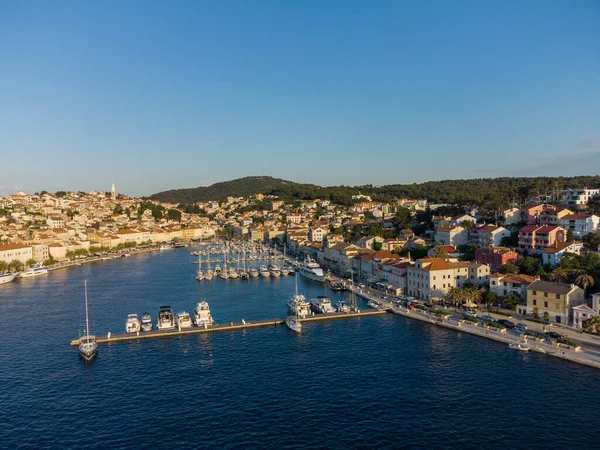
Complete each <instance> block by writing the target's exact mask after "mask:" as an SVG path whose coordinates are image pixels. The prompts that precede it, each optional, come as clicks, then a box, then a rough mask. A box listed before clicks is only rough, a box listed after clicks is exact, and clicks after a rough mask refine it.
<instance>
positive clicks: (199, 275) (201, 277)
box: [196, 252, 205, 281]
mask: <svg viewBox="0 0 600 450" xmlns="http://www.w3.org/2000/svg"><path fill="white" fill-rule="evenodd" d="M201 255H202V253H201V252H198V271H197V272H196V280H198V281H202V280H204V277H205V275H204V272H203V271H202V256H201Z"/></svg>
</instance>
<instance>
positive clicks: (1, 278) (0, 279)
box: [0, 273, 17, 284]
mask: <svg viewBox="0 0 600 450" xmlns="http://www.w3.org/2000/svg"><path fill="white" fill-rule="evenodd" d="M16 277H17V274H16V273H2V274H0V284H6V283H10V282H11V281H12V280H14V279H15V278H16Z"/></svg>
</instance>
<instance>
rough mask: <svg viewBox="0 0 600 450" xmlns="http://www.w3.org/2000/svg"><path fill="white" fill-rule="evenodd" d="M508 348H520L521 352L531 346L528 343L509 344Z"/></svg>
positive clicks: (526, 350)
mask: <svg viewBox="0 0 600 450" xmlns="http://www.w3.org/2000/svg"><path fill="white" fill-rule="evenodd" d="M508 348H512V349H513V350H519V351H520V352H528V351H529V350H530V349H531V347H530V346H529V345H526V344H513V343H511V344H508Z"/></svg>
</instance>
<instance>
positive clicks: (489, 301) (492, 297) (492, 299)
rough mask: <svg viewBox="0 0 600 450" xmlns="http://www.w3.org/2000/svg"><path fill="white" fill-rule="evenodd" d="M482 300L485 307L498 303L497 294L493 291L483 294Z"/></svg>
mask: <svg viewBox="0 0 600 450" xmlns="http://www.w3.org/2000/svg"><path fill="white" fill-rule="evenodd" d="M483 302H484V303H485V304H486V306H487V308H488V309H490V307H491V306H496V305H497V304H498V296H497V295H496V293H494V292H489V291H488V292H486V293H485V294H484V295H483Z"/></svg>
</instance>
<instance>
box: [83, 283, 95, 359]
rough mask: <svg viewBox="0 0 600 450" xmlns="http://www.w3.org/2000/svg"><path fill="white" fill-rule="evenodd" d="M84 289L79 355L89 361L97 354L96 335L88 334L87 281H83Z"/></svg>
mask: <svg viewBox="0 0 600 450" xmlns="http://www.w3.org/2000/svg"><path fill="white" fill-rule="evenodd" d="M83 288H84V290H85V335H84V336H81V337H80V338H79V355H80V356H81V357H82V358H83V359H85V360H86V361H91V360H92V359H94V358H95V357H96V355H97V354H98V343H97V342H96V336H92V335H91V334H90V321H89V318H88V296H87V281H84V282H83Z"/></svg>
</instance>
